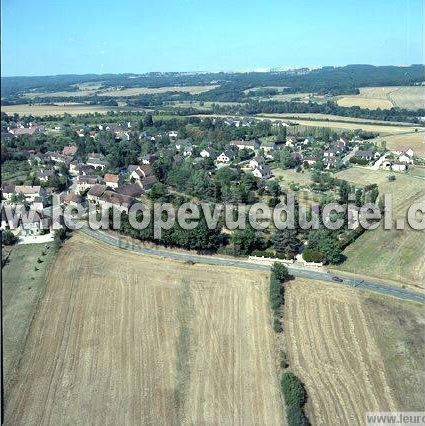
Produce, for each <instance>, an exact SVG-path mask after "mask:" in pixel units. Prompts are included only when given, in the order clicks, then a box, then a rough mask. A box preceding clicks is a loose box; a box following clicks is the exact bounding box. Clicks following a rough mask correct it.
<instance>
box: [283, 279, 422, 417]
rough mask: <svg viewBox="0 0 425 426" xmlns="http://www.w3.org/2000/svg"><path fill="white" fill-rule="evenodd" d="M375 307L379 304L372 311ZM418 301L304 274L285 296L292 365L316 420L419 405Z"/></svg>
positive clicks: (287, 335) (309, 413) (420, 315)
mask: <svg viewBox="0 0 425 426" xmlns="http://www.w3.org/2000/svg"><path fill="white" fill-rule="evenodd" d="M378 308H379V309H378ZM422 308H423V306H418V305H417V304H412V303H410V302H405V301H401V302H398V300H396V299H393V298H391V297H381V296H375V295H374V294H370V293H362V292H360V291H359V290H354V289H350V288H346V287H342V286H340V285H335V284H330V283H323V282H320V281H312V280H305V279H296V280H295V281H293V282H291V284H290V285H289V288H288V289H287V291H286V295H285V318H284V324H285V336H286V346H287V353H288V358H289V363H290V365H291V368H292V369H293V370H294V372H295V374H296V375H297V376H299V377H300V379H301V380H302V381H303V383H304V385H305V387H306V390H307V395H308V402H307V405H306V411H307V415H308V416H309V418H310V420H311V422H312V424H316V425H336V424H340V425H354V424H363V423H364V418H365V417H364V416H365V413H366V412H367V411H395V410H406V411H409V410H412V411H414V410H423V409H424V407H425V401H424V398H423V395H422V391H421V389H422V388H423V386H424V385H425V377H424V372H423V362H424V361H425V351H424V346H423V343H424V342H423V340H424V339H423V336H422V334H423V333H420V332H416V333H411V331H412V330H414V329H415V328H416V329H418V327H420V326H421V324H423V323H424V321H425V314H424V311H423V309H422Z"/></svg>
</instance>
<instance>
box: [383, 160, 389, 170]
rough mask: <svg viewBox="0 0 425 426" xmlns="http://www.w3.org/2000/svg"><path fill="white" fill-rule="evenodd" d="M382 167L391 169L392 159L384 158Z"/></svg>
mask: <svg viewBox="0 0 425 426" xmlns="http://www.w3.org/2000/svg"><path fill="white" fill-rule="evenodd" d="M381 167H382V168H383V169H386V170H390V169H391V161H390V160H384V161H383V162H382V164H381Z"/></svg>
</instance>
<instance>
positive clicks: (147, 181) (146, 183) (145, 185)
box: [142, 175, 158, 191]
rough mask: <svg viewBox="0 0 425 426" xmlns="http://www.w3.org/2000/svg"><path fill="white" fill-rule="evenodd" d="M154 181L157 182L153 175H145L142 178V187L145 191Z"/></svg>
mask: <svg viewBox="0 0 425 426" xmlns="http://www.w3.org/2000/svg"><path fill="white" fill-rule="evenodd" d="M156 183H158V179H157V178H156V176H154V175H151V176H146V177H145V178H144V179H143V180H142V185H143V189H144V190H145V191H149V189H151V188H152V187H153V186H154V185H155V184H156Z"/></svg>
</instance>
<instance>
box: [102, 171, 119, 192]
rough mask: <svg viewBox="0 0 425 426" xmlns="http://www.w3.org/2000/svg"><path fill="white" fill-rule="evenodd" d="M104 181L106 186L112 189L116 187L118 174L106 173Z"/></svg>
mask: <svg viewBox="0 0 425 426" xmlns="http://www.w3.org/2000/svg"><path fill="white" fill-rule="evenodd" d="M103 179H104V181H105V183H106V186H107V187H109V188H112V189H115V188H118V184H119V180H120V177H119V176H118V175H113V174H111V173H106V174H105V176H104V178H103Z"/></svg>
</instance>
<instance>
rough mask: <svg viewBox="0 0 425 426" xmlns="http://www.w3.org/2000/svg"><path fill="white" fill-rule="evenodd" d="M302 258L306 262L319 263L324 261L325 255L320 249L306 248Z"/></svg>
mask: <svg viewBox="0 0 425 426" xmlns="http://www.w3.org/2000/svg"><path fill="white" fill-rule="evenodd" d="M303 259H304V260H305V261H306V262H315V263H320V262H324V261H325V256H324V254H323V253H321V252H320V251H317V250H311V249H308V248H306V249H304V251H303Z"/></svg>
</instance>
